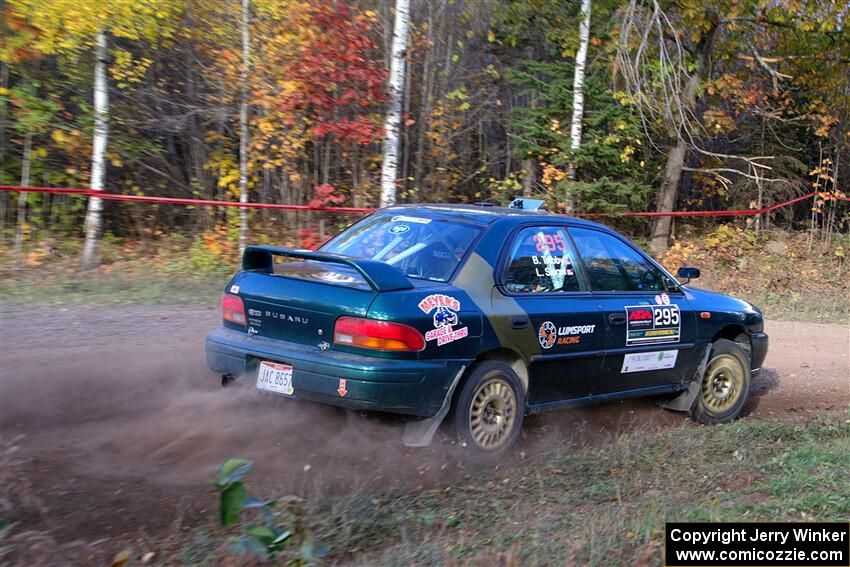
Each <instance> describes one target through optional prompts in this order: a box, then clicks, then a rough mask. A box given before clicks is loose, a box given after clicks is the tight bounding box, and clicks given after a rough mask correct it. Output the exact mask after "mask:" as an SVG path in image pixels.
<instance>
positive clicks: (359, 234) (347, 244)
mask: <svg viewBox="0 0 850 567" xmlns="http://www.w3.org/2000/svg"><path fill="white" fill-rule="evenodd" d="M480 232H481V229H479V228H477V227H474V226H470V225H466V224H461V223H456V222H451V221H445V220H440V219H434V218H429V217H420V216H416V215H400V214H381V215H373V216H371V217H369V218H367V219H365V220H363V221H361V222H359V223H357V224H355V225H354V226H352V227H350V228H348V229H347V230H344V231H343V232H341V233H340V234H339V235H337V236H336V237H334V238H333V239H332V240H330V241H329V242H328V243H327V244H325V245H324V246H322V247H321V251H322V252H331V253H334V254H342V255H344V256H351V257H353V258H363V259H368V260H377V261H380V262H385V263H387V264H389V265H391V266H395V267H396V268H398V269H399V270H401V271H402V272H403V273H404V274H405V275H407V276H408V277H411V278H417V279H424V280H432V281H438V282H445V281H448V279H449V278H451V277H452V274H453V273H454V271H455V269H456V268H457V266H458V264H460V261H461V260H462V259H463V256H464V255H465V254H466V252H467V250H469V247H470V246H471V245H472V243H473V242H474V241H475V238H476V237H477V236H478V234H479V233H480Z"/></svg>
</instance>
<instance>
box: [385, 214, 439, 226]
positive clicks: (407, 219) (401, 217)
mask: <svg viewBox="0 0 850 567" xmlns="http://www.w3.org/2000/svg"><path fill="white" fill-rule="evenodd" d="M392 221H393V222H413V223H416V224H428V223H430V222H431V219H426V218H423V217H408V216H405V215H396V216H394V217H393V218H392Z"/></svg>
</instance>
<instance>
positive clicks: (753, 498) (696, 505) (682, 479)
mask: <svg viewBox="0 0 850 567" xmlns="http://www.w3.org/2000/svg"><path fill="white" fill-rule="evenodd" d="M847 455H850V419H847V415H838V416H832V417H824V418H821V419H819V420H817V421H814V422H811V423H808V424H792V423H788V422H783V421H749V420H744V421H740V422H737V423H734V424H730V425H724V426H715V427H697V426H685V427H682V428H679V429H675V430H668V431H666V432H663V433H661V434H659V435H657V436H652V435H649V434H646V435H640V436H637V437H632V438H623V439H620V440H619V441H617V442H615V443H613V444H611V445H608V446H603V447H597V448H590V449H580V450H577V449H574V448H572V447H561V448H559V449H556V450H554V451H551V452H550V453H549V454H547V455H545V456H542V457H539V458H536V459H533V460H531V461H530V462H527V463H523V464H521V465H518V466H512V467H508V468H507V469H505V470H504V471H503V472H497V471H493V470H491V469H490V468H488V467H485V466H481V467H479V468H478V470H476V471H475V472H474V473H472V474H470V475H469V476H468V477H467V478H466V479H464V480H462V481H460V482H457V483H454V484H452V485H450V486H449V487H448V488H442V489H436V490H428V491H423V492H416V491H412V490H410V489H408V488H404V487H396V488H391V489H388V490H385V491H382V492H378V493H362V494H355V495H352V496H348V497H343V498H339V497H333V498H330V497H329V498H328V499H326V500H325V501H322V502H315V503H314V504H313V506H312V508H310V512H309V514H310V515H311V520H312V523H313V524H314V525H316V526H320V527H319V529H318V530H317V533H316V537H317V538H319V539H320V540H321V541H323V542H324V543H326V544H328V545H330V548H331V551H332V556H331V558H332V559H337V560H341V561H346V560H347V561H352V562H354V563H357V564H370V565H372V564H374V565H398V564H444V563H446V562H451V561H457V562H460V563H473V564H478V563H479V562H480V563H481V564H486V563H489V562H491V561H492V560H493V559H494V558H496V557H497V555H498V554H499V553H501V554H505V553H509V554H512V555H513V556H514V559H513V560H514V561H515V562H516V563H514V564H516V565H529V564H538V565H544V564H561V565H563V564H565V562H569V561H573V562H576V561H577V562H579V563H580V564H594V565H625V564H630V565H635V564H660V561H661V555H662V544H663V531H664V523H665V522H667V521H740V520H747V521H756V520H771V521H781V520H787V521H791V520H796V521H800V520H824V521H827V520H834V521H846V520H847V519H848V516H850V480H849V479H848V477H847V468H846V465H847V463H846V461H847ZM502 560H504V557H502Z"/></svg>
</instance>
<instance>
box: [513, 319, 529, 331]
mask: <svg viewBox="0 0 850 567" xmlns="http://www.w3.org/2000/svg"><path fill="white" fill-rule="evenodd" d="M526 327H528V317H511V329H525V328H526Z"/></svg>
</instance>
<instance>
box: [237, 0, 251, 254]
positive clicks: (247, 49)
mask: <svg viewBox="0 0 850 567" xmlns="http://www.w3.org/2000/svg"><path fill="white" fill-rule="evenodd" d="M250 8H251V5H250V2H249V0H242V87H241V92H240V101H239V202H240V203H247V202H248V97H249V95H248V69H249V66H250V57H251V41H250V40H251V38H250V35H249V28H248V26H249V23H250V14H249V10H250ZM247 243H248V209H247V208H246V207H240V209H239V253H240V254H242V253H243V252H244V251H245V246H246V245H247Z"/></svg>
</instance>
